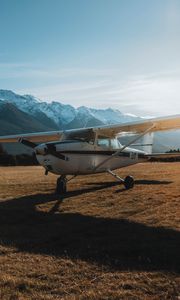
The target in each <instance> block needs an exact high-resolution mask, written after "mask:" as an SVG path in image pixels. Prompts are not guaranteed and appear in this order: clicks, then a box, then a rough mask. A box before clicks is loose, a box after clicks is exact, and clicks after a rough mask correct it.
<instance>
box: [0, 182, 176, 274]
mask: <svg viewBox="0 0 180 300" xmlns="http://www.w3.org/2000/svg"><path fill="white" fill-rule="evenodd" d="M101 188H102V187H101V186H99V187H91V188H85V189H83V190H79V191H72V192H68V193H67V195H66V196H65V197H64V199H62V198H58V197H57V196H55V195H53V194H36V195H28V196H24V197H19V198H15V199H11V200H8V201H3V202H0V241H1V244H3V245H6V246H15V247H17V249H18V251H26V252H29V253H38V254H47V255H54V256H57V257H69V258H71V259H81V260H84V261H88V262H93V263H97V264H99V265H104V266H106V267H108V268H109V269H111V270H113V269H118V270H123V271H125V270H126V271H132V270H139V271H140V270H143V271H162V270H164V271H173V272H177V273H178V272H179V271H180V256H179V246H180V233H179V232H178V231H176V230H171V229H166V228H155V227H148V226H146V225H144V224H140V223H135V222H131V221H128V220H125V219H111V218H103V217H95V216H86V215H82V214H80V213H63V212H60V213H57V212H58V208H59V206H60V205H61V202H62V201H63V200H65V199H67V198H71V197H74V196H77V195H79V194H87V193H88V192H91V191H94V190H97V189H101ZM51 201H53V205H54V206H53V208H52V209H51V210H50V211H49V212H43V211H41V210H38V209H37V206H38V205H40V204H45V203H48V202H51ZM0 254H1V252H0ZM2 255H3V253H2Z"/></svg>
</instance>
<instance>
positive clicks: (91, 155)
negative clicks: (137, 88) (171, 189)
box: [0, 115, 180, 194]
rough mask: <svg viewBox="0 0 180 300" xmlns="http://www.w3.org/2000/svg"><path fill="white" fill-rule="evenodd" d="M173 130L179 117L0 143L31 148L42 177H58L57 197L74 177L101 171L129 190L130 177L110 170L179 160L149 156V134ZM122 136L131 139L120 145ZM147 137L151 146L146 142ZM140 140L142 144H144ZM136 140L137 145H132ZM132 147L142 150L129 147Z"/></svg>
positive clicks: (0, 139)
mask: <svg viewBox="0 0 180 300" xmlns="http://www.w3.org/2000/svg"><path fill="white" fill-rule="evenodd" d="M173 129H175V130H176V129H180V115H175V116H168V117H163V118H151V119H146V120H144V119H143V120H141V121H136V122H131V123H123V124H122V123H121V124H115V125H105V126H101V127H100V126H96V127H89V128H80V129H71V130H65V131H49V132H38V133H28V134H16V135H8V136H1V137H0V143H9V142H11V143H12V142H19V143H22V144H24V145H26V146H28V147H30V148H32V149H33V150H34V152H35V155H36V158H37V160H38V162H39V164H40V165H42V166H43V167H44V168H45V174H46V175H47V174H48V172H51V173H54V174H57V175H60V177H58V179H57V185H56V193H58V194H64V193H66V190H67V182H68V181H70V180H71V179H73V178H74V177H76V176H78V175H86V174H96V173H104V172H106V173H109V174H110V175H112V176H113V177H114V178H115V179H116V180H118V181H119V182H121V183H123V184H124V186H125V188H126V189H131V188H133V186H134V178H133V177H132V176H130V175H128V176H127V177H126V178H125V179H123V178H121V177H120V176H118V175H117V174H116V173H115V172H114V170H116V169H119V168H122V167H126V166H129V165H133V164H137V163H141V162H144V161H147V160H149V159H150V158H152V157H177V156H178V157H180V153H158V154H156V153H154V154H153V153H152V145H153V143H152V138H153V133H154V132H156V131H166V130H173ZM125 134H128V135H132V137H133V138H132V139H131V141H129V142H127V143H126V144H125V145H121V143H120V141H119V140H120V138H121V137H122V136H123V135H125ZM147 137H148V139H151V143H148V142H147ZM145 138H146V139H145ZM142 139H144V141H146V142H145V143H144V144H143V142H142ZM138 140H139V141H141V143H140V144H136V142H137V141H138ZM130 146H131V147H130ZM135 146H141V147H142V148H141V149H143V150H138V149H137V148H136V149H135V148H132V147H135ZM68 175H70V176H71V177H70V178H69V179H68V178H67V176H68Z"/></svg>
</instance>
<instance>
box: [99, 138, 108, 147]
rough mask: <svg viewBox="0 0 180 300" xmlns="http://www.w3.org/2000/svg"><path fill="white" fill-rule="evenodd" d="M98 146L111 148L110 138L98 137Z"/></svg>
mask: <svg viewBox="0 0 180 300" xmlns="http://www.w3.org/2000/svg"><path fill="white" fill-rule="evenodd" d="M97 144H98V146H100V147H103V148H109V146H110V145H109V139H98V141H97Z"/></svg>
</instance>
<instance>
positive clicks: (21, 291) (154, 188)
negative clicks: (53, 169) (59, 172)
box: [0, 162, 180, 300]
mask: <svg viewBox="0 0 180 300" xmlns="http://www.w3.org/2000/svg"><path fill="white" fill-rule="evenodd" d="M117 173H118V174H119V175H120V176H121V177H125V176H126V175H128V174H131V175H133V176H134V177H135V180H136V184H135V187H134V189H132V190H125V189H124V187H123V185H121V184H119V183H118V182H116V181H115V180H114V178H112V177H111V176H110V175H106V174H99V175H91V176H80V177H77V178H75V179H74V180H72V181H70V182H69V184H68V192H67V194H66V195H65V196H64V197H60V196H57V195H54V189H55V183H56V178H57V177H56V176H55V175H52V174H50V175H48V176H44V174H43V169H42V168H41V167H0V299H3V300H25V299H34V300H37V299H38V300H41V299H42V300H50V299H51V300H54V299H65V300H75V299H80V300H82V299H91V300H98V299H108V300H109V299H124V300H125V299H135V300H136V299H138V300H139V299H142V300H144V299H146V300H155V299H163V300H164V299H180V276H179V273H180V163H156V162H155V163H144V164H139V165H135V166H132V167H128V168H124V169H120V170H118V171H117Z"/></svg>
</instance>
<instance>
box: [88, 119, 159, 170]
mask: <svg viewBox="0 0 180 300" xmlns="http://www.w3.org/2000/svg"><path fill="white" fill-rule="evenodd" d="M154 127H155V125H154V124H153V125H152V126H151V127H150V128H148V129H146V130H145V131H144V132H143V133H141V134H140V135H138V137H136V138H135V139H134V140H132V141H130V142H129V143H127V144H126V145H124V146H123V147H122V148H121V149H119V150H118V151H116V152H115V153H113V154H112V155H111V156H110V157H108V158H106V159H105V160H103V161H102V162H101V163H100V164H98V165H97V166H96V167H95V168H94V170H93V171H96V170H97V169H99V168H100V167H101V166H102V165H104V164H105V163H106V162H107V161H109V160H111V159H112V158H113V157H115V156H118V155H119V153H121V152H122V151H123V150H124V149H126V148H127V147H129V146H130V145H132V144H134V143H135V142H136V141H137V140H139V139H140V138H141V137H143V136H144V135H145V134H147V133H148V132H149V131H151V130H152V129H153V128H154Z"/></svg>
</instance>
